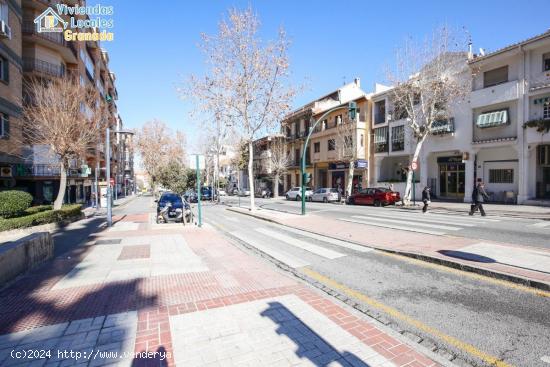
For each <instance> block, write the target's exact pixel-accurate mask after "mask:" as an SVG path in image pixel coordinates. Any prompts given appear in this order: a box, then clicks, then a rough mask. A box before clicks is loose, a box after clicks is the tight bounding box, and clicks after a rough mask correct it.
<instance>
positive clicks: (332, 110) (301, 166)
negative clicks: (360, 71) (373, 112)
mask: <svg viewBox="0 0 550 367" xmlns="http://www.w3.org/2000/svg"><path fill="white" fill-rule="evenodd" d="M350 108H351V104H350V105H348V106H338V107H334V108H331V109H330V110H328V111H327V112H325V113H324V114H323V115H321V117H319V118H318V119H317V121H315V123H314V124H313V126H312V127H310V128H309V133H308V134H307V138H306V141H305V143H304V149H303V151H302V162H301V165H300V171H301V175H302V215H305V214H306V196H305V195H306V187H305V185H304V173H305V171H306V151H307V144H308V143H309V139H310V138H311V134H313V131H314V130H315V128H316V127H317V125H318V124H319V122H320V121H323V120H324V119H325V117H327V116H328V115H329V114H331V113H333V112H336V111H339V110H342V109H348V110H349V109H350ZM354 108H355V107H354Z"/></svg>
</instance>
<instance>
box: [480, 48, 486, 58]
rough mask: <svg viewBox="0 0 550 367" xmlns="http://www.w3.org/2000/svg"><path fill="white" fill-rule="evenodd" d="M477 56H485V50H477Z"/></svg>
mask: <svg viewBox="0 0 550 367" xmlns="http://www.w3.org/2000/svg"><path fill="white" fill-rule="evenodd" d="M479 54H480V55H481V56H485V50H484V49H482V48H481V47H480V48H479Z"/></svg>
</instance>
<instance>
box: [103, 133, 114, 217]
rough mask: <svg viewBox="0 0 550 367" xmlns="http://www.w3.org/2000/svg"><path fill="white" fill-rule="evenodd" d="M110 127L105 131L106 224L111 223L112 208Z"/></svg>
mask: <svg viewBox="0 0 550 367" xmlns="http://www.w3.org/2000/svg"><path fill="white" fill-rule="evenodd" d="M109 135H110V129H109V128H107V132H106V133H105V163H106V164H105V176H106V177H105V179H106V181H107V226H109V227H111V226H112V225H113V208H112V203H111V143H110V141H109V140H110V138H109Z"/></svg>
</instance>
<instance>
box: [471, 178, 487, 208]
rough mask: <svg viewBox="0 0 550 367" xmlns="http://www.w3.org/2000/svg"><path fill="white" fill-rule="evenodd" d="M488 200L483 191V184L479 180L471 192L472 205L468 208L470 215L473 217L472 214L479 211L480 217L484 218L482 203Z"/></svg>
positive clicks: (485, 192)
mask: <svg viewBox="0 0 550 367" xmlns="http://www.w3.org/2000/svg"><path fill="white" fill-rule="evenodd" d="M487 200H489V194H487V191H485V184H484V183H483V181H482V180H481V179H480V178H479V179H478V180H477V185H476V187H474V191H473V192H472V202H473V205H471V206H470V213H469V214H470V215H474V213H475V212H476V211H477V210H478V209H479V212H480V213H481V216H482V217H484V216H485V215H486V214H485V209H483V203H484V202H486V201H487Z"/></svg>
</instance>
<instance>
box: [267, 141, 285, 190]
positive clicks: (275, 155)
mask: <svg viewBox="0 0 550 367" xmlns="http://www.w3.org/2000/svg"><path fill="white" fill-rule="evenodd" d="M269 150H270V156H269V161H268V164H269V166H270V168H271V174H272V175H273V197H275V198H276V197H278V196H279V182H280V181H281V177H282V176H283V175H284V174H285V173H286V171H287V168H288V166H289V165H290V155H289V154H288V152H287V150H286V144H285V138H284V136H283V135H275V136H272V137H271V142H270V146H269Z"/></svg>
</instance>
